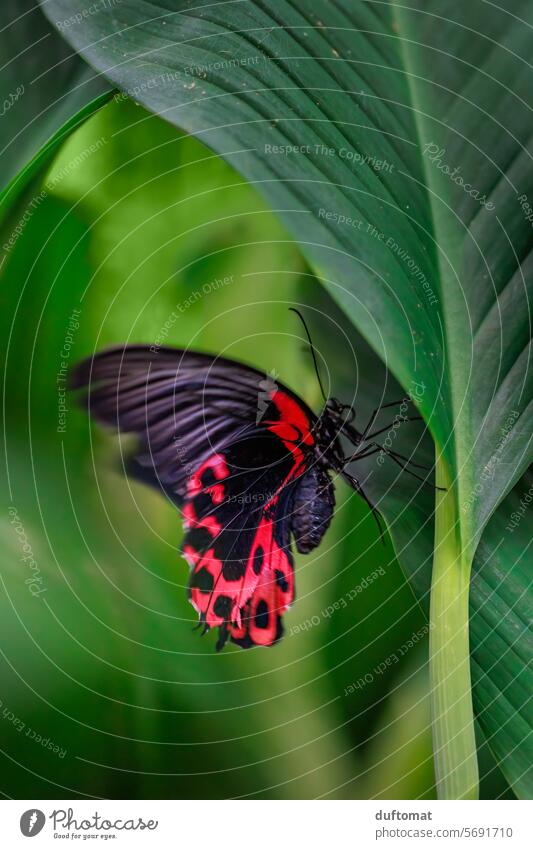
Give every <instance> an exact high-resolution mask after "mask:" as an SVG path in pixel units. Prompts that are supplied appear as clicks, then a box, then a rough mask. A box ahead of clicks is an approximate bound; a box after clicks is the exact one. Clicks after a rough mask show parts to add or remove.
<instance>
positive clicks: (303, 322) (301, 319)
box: [289, 307, 328, 404]
mask: <svg viewBox="0 0 533 849" xmlns="http://www.w3.org/2000/svg"><path fill="white" fill-rule="evenodd" d="M289 309H290V310H291V312H295V313H296V315H297V316H298V318H299V319H300V321H301V322H302V324H303V326H304V330H305V333H306V335H307V338H308V340H309V347H310V348H311V355H312V357H313V363H314V366H315V373H316V379H317V380H318V385H319V386H320V391H321V393H322V398H323V399H324V401H325V402H326V404H327V401H328V399H327V397H326V393H325V392H324V387H323V385H322V380H321V378H320V372H319V370H318V362H317V358H316V351H315V346H314V345H313V341H312V339H311V334H310V333H309V328H308V327H307V324H306V323H305V318H304V317H303V315H302V314H301V312H300V310H297V309H296V307H289Z"/></svg>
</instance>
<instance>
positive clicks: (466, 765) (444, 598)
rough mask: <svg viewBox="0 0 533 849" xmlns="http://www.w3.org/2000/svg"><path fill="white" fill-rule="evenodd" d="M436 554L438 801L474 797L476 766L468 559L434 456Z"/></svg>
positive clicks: (433, 624) (432, 646)
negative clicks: (469, 626) (469, 629)
mask: <svg viewBox="0 0 533 849" xmlns="http://www.w3.org/2000/svg"><path fill="white" fill-rule="evenodd" d="M436 469H437V486H441V487H444V488H445V491H444V492H439V491H438V490H437V494H436V506H435V552H434V561H433V574H432V581H431V605H430V638H429V665H430V681H431V709H432V724H433V753H434V760H435V775H436V782H437V793H438V796H439V799H476V798H477V797H478V780H479V779H478V766H477V756H476V740H475V735H474V714H473V708H472V691H471V683H470V651H469V641H468V598H469V589H470V571H471V561H470V558H467V557H465V555H464V554H463V546H462V545H461V536H460V526H459V517H458V513H457V502H456V497H455V493H454V490H453V485H452V482H451V480H450V475H449V472H448V467H447V465H446V461H445V459H444V458H443V457H440V456H438V455H437V463H436Z"/></svg>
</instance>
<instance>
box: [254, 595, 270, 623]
mask: <svg viewBox="0 0 533 849" xmlns="http://www.w3.org/2000/svg"><path fill="white" fill-rule="evenodd" d="M268 619H269V610H268V604H267V603H266V601H265V600H264V599H261V601H260V602H259V604H258V605H257V608H256V611H255V624H256V626H257V628H268Z"/></svg>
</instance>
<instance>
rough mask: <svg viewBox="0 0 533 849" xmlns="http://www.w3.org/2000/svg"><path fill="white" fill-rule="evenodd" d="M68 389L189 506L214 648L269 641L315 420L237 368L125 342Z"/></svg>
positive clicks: (289, 565)
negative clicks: (129, 442) (129, 438)
mask: <svg viewBox="0 0 533 849" xmlns="http://www.w3.org/2000/svg"><path fill="white" fill-rule="evenodd" d="M71 385H72V388H74V389H83V390H84V393H83V394H84V397H85V399H86V403H87V405H88V408H89V412H90V414H91V415H93V416H94V417H95V418H96V419H97V420H99V421H101V422H104V423H106V424H108V425H111V426H113V427H114V428H115V429H117V430H118V431H120V432H123V433H135V434H136V435H137V437H138V445H137V448H136V450H135V451H134V453H133V455H132V457H131V458H130V460H129V463H128V470H129V471H130V473H132V474H133V475H134V476H136V477H138V478H140V479H142V480H143V481H145V482H147V483H150V484H151V485H153V486H156V487H158V488H159V489H160V490H162V491H163V492H164V493H165V494H166V495H167V496H168V497H169V498H171V499H172V501H173V502H174V503H176V504H177V505H178V506H179V507H180V508H181V510H182V512H183V516H184V522H185V526H186V535H185V538H184V543H183V554H184V556H185V558H186V559H187V561H188V562H189V565H190V568H191V577H190V590H189V592H190V599H191V602H192V604H193V605H194V607H195V608H196V610H197V611H198V614H199V616H200V620H201V621H202V622H203V623H204V624H205V626H206V628H211V627H214V626H218V627H219V629H220V640H219V647H220V646H221V645H223V643H224V642H225V640H226V639H227V638H228V637H230V638H231V639H232V640H233V641H234V642H236V643H238V644H239V645H242V646H243V647H248V646H250V645H271V644H272V643H273V642H275V640H276V639H278V638H279V636H280V634H281V613H282V612H283V611H284V610H286V609H287V607H288V606H289V605H290V603H291V602H292V599H293V597H294V576H293V562H292V555H291V552H290V539H289V537H290V534H289V527H290V525H289V522H290V520H289V513H290V508H291V500H292V495H293V492H294V485H295V482H296V481H297V480H298V479H299V478H300V477H301V475H302V474H304V473H305V471H306V469H307V468H308V464H309V458H310V456H311V453H312V451H313V447H314V436H313V428H314V424H315V422H316V418H315V416H314V414H313V413H312V412H311V411H310V410H309V408H308V407H307V406H306V405H305V404H304V403H303V402H302V401H301V400H300V399H299V398H298V397H297V396H296V395H295V394H294V393H292V392H291V391H290V390H289V389H287V388H286V387H284V386H282V385H280V384H277V383H276V382H275V381H274V380H272V378H268V377H267V376H265V374H263V373H261V372H259V371H256V370H255V369H252V368H249V367H248V366H245V365H243V364H241V363H237V362H235V361H232V360H226V359H223V358H213V357H210V356H208V355H205V354H198V353H195V352H185V351H181V350H176V349H171V348H155V347H154V348H149V347H147V346H141V345H136V346H129V347H125V348H115V349H111V350H108V351H104V352H102V353H101V354H97V355H96V356H95V357H93V358H92V359H89V360H85V361H84V362H82V363H81V364H80V365H78V366H77V368H76V369H75V371H74V373H73V376H72V380H71Z"/></svg>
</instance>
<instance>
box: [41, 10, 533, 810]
mask: <svg viewBox="0 0 533 849" xmlns="http://www.w3.org/2000/svg"><path fill="white" fill-rule="evenodd" d="M82 9H83V0H75V2H74V3H73V2H71V0H68V2H67V0H51V2H49V3H47V4H46V11H47V14H48V15H49V16H50V17H51V18H52V19H54V18H55V20H56V21H62V22H63V23H62V24H61V27H60V28H61V29H62V31H63V34H64V35H65V37H66V38H67V39H68V40H69V42H70V43H71V44H72V45H74V46H75V48H76V49H77V50H78V51H80V52H81V53H82V55H84V56H85V57H86V58H87V59H88V61H89V62H91V63H92V64H93V65H94V66H95V67H96V68H97V69H98V70H99V71H102V72H103V73H105V74H106V75H107V76H108V77H109V78H110V79H111V80H113V82H114V83H115V84H116V85H117V86H118V87H120V88H122V89H124V90H125V91H126V92H128V93H130V94H131V95H132V96H133V97H135V98H136V99H138V100H139V101H140V102H141V103H143V104H144V105H146V106H147V107H148V108H149V109H151V110H152V111H154V112H156V113H158V114H161V115H162V116H164V117H165V118H166V119H167V120H169V121H171V122H173V123H175V124H176V125H178V126H180V127H183V128H185V129H187V130H189V131H190V132H191V133H194V134H196V135H198V136H199V137H200V138H201V139H202V140H203V141H204V142H205V143H206V144H208V145H209V146H210V147H212V148H213V149H214V150H216V151H217V152H218V153H219V154H221V155H222V156H224V157H226V158H227V159H228V160H229V161H230V162H231V163H232V164H233V165H234V167H236V168H237V169H239V170H240V171H241V172H242V173H243V174H244V175H245V176H246V177H247V178H248V179H249V180H250V181H252V182H253V183H254V184H256V185H257V186H258V188H259V189H260V190H261V191H262V192H263V194H264V195H265V197H266V198H267V200H268V201H269V203H270V204H271V205H272V206H273V208H274V209H276V210H277V211H278V213H279V214H280V216H281V217H282V219H283V221H284V223H285V225H286V227H287V228H288V229H289V231H290V232H291V233H292V234H293V235H294V236H295V237H296V238H297V239H298V240H299V242H300V244H301V246H302V248H303V250H304V252H305V254H306V256H307V257H308V259H309V260H310V262H311V263H312V266H313V268H314V269H315V270H317V272H318V273H319V275H320V277H321V278H323V279H324V280H325V282H326V285H328V286H329V287H330V290H331V292H332V294H333V295H334V297H335V298H336V299H337V301H338V302H339V303H340V304H341V305H342V306H343V308H344V310H345V311H346V313H347V314H348V315H349V316H350V318H351V319H352V321H353V322H354V324H355V325H356V326H357V327H358V329H359V330H360V331H361V333H362V334H363V335H364V336H365V338H366V339H367V340H368V341H369V342H370V344H371V345H372V347H373V348H374V350H375V351H377V353H378V354H379V356H380V357H381V358H382V359H383V360H384V361H385V362H386V363H387V364H388V365H389V367H390V369H391V371H392V372H393V373H394V375H395V376H396V378H397V379H398V380H399V382H400V383H401V385H402V387H403V388H404V390H407V391H409V390H410V389H411V388H412V386H413V383H414V381H417V382H419V383H421V384H422V385H423V386H424V387H425V390H424V393H423V395H422V397H421V398H420V399H419V404H418V405H419V408H420V410H421V411H422V413H423V415H424V417H425V419H426V421H427V423H428V426H429V428H430V430H431V433H432V435H433V437H434V440H435V445H436V450H437V455H438V464H437V468H438V470H439V480H441V481H444V482H445V483H446V485H447V486H448V488H449V493H448V495H447V496H446V497H439V498H438V499H437V506H436V509H437V523H436V528H437V537H436V541H435V570H434V588H433V589H434V590H435V591H434V592H433V593H432V595H433V604H432V624H433V625H434V630H433V631H432V641H433V648H432V668H433V712H434V727H435V749H436V762H437V771H438V776H437V778H438V782H439V786H440V792H441V794H442V795H444V796H459V797H466V796H471V795H474V794H475V792H476V769H475V764H474V762H473V751H474V745H475V742H474V735H473V727H472V723H471V722H467V721H466V717H467V716H468V714H469V712H470V710H471V697H470V685H469V676H468V668H469V664H468V642H467V622H466V620H465V618H466V615H467V605H466V603H465V600H466V598H467V594H468V585H469V580H470V567H471V563H472V559H473V556H474V553H475V551H476V548H477V546H478V543H479V541H480V539H481V535H482V533H483V529H484V528H485V526H486V525H487V522H488V521H489V519H490V517H491V515H492V514H493V513H494V511H495V509H496V507H497V506H498V504H499V503H500V502H501V500H502V498H503V497H504V496H505V495H506V494H507V493H508V492H509V491H510V489H511V488H512V486H513V484H514V483H516V481H518V480H519V478H520V476H521V475H522V474H523V472H524V471H525V469H526V468H527V466H528V465H529V463H530V461H531V435H532V434H531V427H530V425H529V420H530V418H531V416H530V413H531V404H532V378H531V370H530V369H529V367H528V366H529V354H530V346H531V328H530V320H529V310H528V291H527V289H528V286H529V285H530V280H531V279H532V275H531V273H530V264H531V257H532V256H533V252H532V251H531V247H532V244H533V230H532V228H531V225H530V221H529V220H528V217H529V213H528V206H527V205H528V204H529V203H531V197H532V196H533V176H532V175H533V171H532V169H531V167H530V150H529V145H530V142H529V136H530V107H531V92H532V91H533V86H532V76H533V72H532V70H531V67H530V65H529V64H528V62H527V55H528V53H527V47H528V41H527V33H528V29H527V27H528V25H529V24H531V22H532V21H533V11H532V9H531V5H530V4H529V3H528V2H527V0H518V2H517V3H516V4H515V7H513V14H512V15H511V14H510V13H508V12H507V11H506V10H503V9H498V8H497V7H495V6H490V7H487V5H486V4H484V3H482V2H481V1H480V0H473V2H472V3H470V4H468V5H467V4H462V5H461V6H460V7H457V5H456V4H455V3H452V2H451V0H448V2H446V3H445V4H444V5H443V4H442V2H439V3H437V2H436V0H432V2H429V3H427V2H425V3H422V2H416V3H415V5H414V6H413V7H410V8H407V7H405V6H404V5H401V4H399V3H395V2H391V3H363V2H356V3H353V2H348V0H341V2H339V3H337V4H335V6H332V4H331V3H329V2H326V0H319V2H312V3H311V2H304V3H302V4H299V5H298V7H296V6H295V5H293V4H292V3H290V2H285V0H281V2H279V3H277V4H276V6H275V8H272V9H270V8H265V7H264V6H263V4H262V3H259V2H252V0H249V2H245V3H242V2H230V3H220V4H212V3H210V2H202V3H200V4H199V5H196V6H195V7H194V8H190V6H189V4H187V3H185V2H177V0H175V2H173V3H171V4H170V8H169V4H168V3H157V2H155V3H154V2H150V3H148V2H143V0H129V2H124V3H121V4H120V6H117V7H116V8H115V7H113V9H110V10H101V12H99V13H98V14H94V15H90V16H85V17H84V18H83V21H82V22H80V24H79V25H77V26H71V27H67V28H65V27H64V21H65V20H66V19H67V18H68V17H69V15H70V16H72V15H73V14H75V13H76V12H79V13H81V11H82ZM443 45H445V46H444V47H443ZM461 600H462V601H461ZM455 605H457V607H456V606H455ZM446 611H448V613H446ZM473 648H475V647H473Z"/></svg>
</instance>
